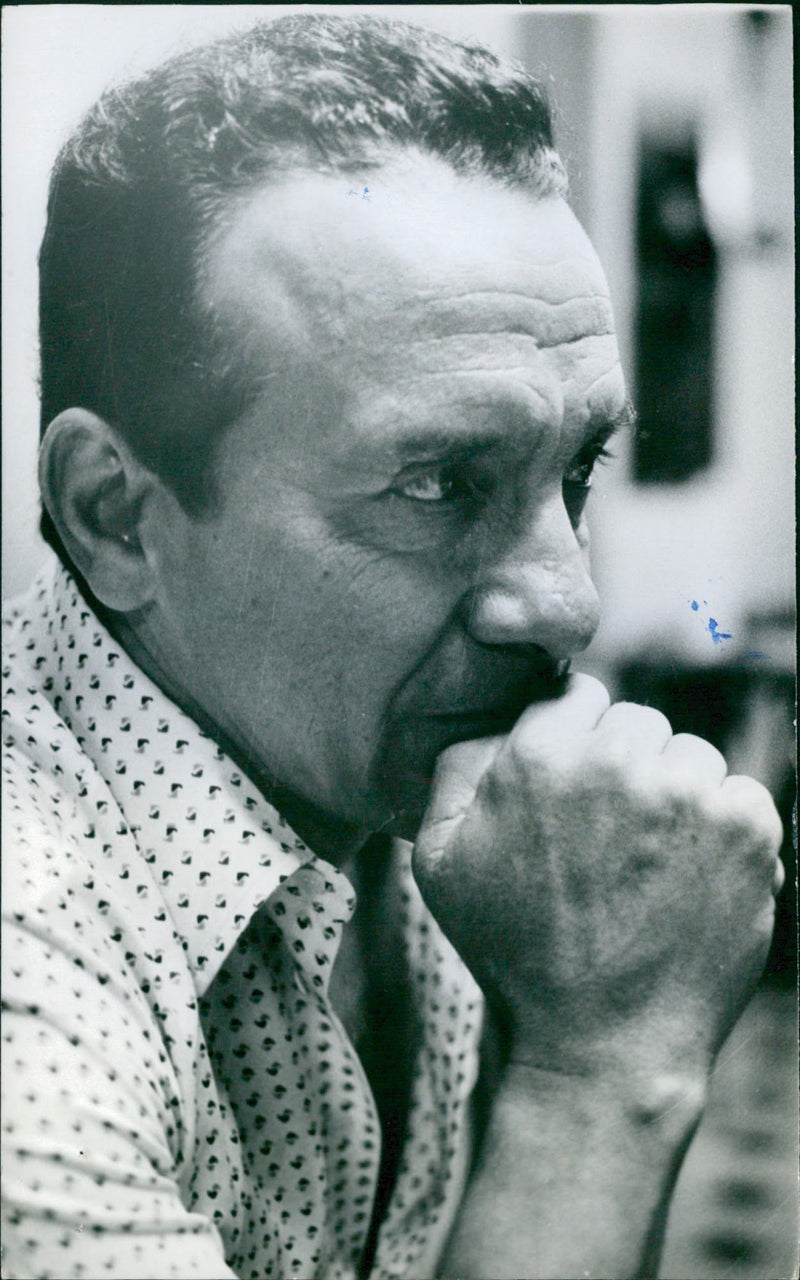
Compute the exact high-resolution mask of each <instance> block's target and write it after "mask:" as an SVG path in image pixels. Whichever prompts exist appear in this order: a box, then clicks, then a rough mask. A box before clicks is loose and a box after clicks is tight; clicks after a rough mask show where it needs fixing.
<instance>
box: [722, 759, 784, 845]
mask: <svg viewBox="0 0 800 1280" xmlns="http://www.w3.org/2000/svg"><path fill="white" fill-rule="evenodd" d="M721 792H722V801H723V803H724V805H725V809H726V811H727V812H728V813H729V814H730V815H731V816H732V817H734V818H738V820H739V821H741V822H744V823H747V824H750V825H751V826H753V827H754V828H755V829H757V830H758V832H759V834H760V835H762V836H763V838H764V840H765V841H767V842H768V843H769V845H770V846H771V847H772V848H773V849H774V851H775V853H776V854H777V852H778V850H779V849H780V847H781V845H782V844H783V823H782V822H781V820H780V817H779V816H778V810H777V809H776V808H775V801H774V800H773V799H772V796H771V795H770V793H769V792H768V791H767V788H766V787H764V786H762V785H761V783H760V782H756V780H755V778H749V777H747V776H746V775H745V774H738V773H732V774H731V775H730V776H729V777H727V778H726V779H725V781H724V782H723V784H722V788H721Z"/></svg>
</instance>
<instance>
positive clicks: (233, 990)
mask: <svg viewBox="0 0 800 1280" xmlns="http://www.w3.org/2000/svg"><path fill="white" fill-rule="evenodd" d="M4 684H5V686H6V687H5V701H4V711H3V715H4V743H5V751H4V758H5V769H6V780H5V803H4V818H5V826H6V837H5V844H4V853H5V856H4V894H3V904H4V917H5V921H6V924H5V941H4V947H3V965H4V983H3V987H4V997H5V1008H6V1013H5V1016H4V1022H3V1040H4V1044H3V1054H4V1070H3V1081H4V1087H5V1090H6V1100H5V1104H4V1110H3V1128H4V1152H5V1161H4V1165H5V1167H4V1183H5V1191H4V1212H5V1225H4V1251H5V1264H4V1271H3V1274H4V1276H6V1277H7V1280H15V1278H21V1277H37V1278H39V1280H45V1278H46V1277H58V1278H59V1280H67V1278H68V1277H86V1278H87V1280H97V1278H98V1277H102V1276H112V1277H114V1276H116V1277H125V1278H126V1280H133V1278H134V1277H151V1278H153V1280H156V1278H157V1280H166V1277H190V1276H191V1277H208V1278H209V1280H218V1278H219V1277H226V1276H240V1277H246V1276H249V1277H262V1278H263V1277H267V1276H280V1277H289V1276H297V1277H316V1276H320V1277H322V1276H324V1277H352V1276H355V1275H356V1274H358V1268H359V1263H360V1259H361V1256H362V1253H363V1250H364V1244H365V1240H366V1238H367V1233H368V1230H369V1226H370V1217H371V1211H372V1204H373V1200H374V1197H375V1192H376V1185H377V1176H378V1170H379V1162H380V1154H381V1133H380V1124H379V1121H378V1118H377V1114H376V1108H375V1103H374V1100H373V1097H372V1094H371V1092H370V1088H369V1085H368V1083H367V1080H366V1076H365V1073H364V1070H363V1067H362V1064H361V1062H360V1061H359V1058H358V1056H357V1054H356V1052H355V1050H354V1048H353V1046H352V1044H351V1043H350V1041H349V1039H348V1037H347V1035H346V1033H345V1031H344V1029H343V1027H342V1025H341V1023H340V1021H339V1020H338V1018H337V1016H336V1014H335V1012H334V1011H333V1009H332V1007H331V1004H330V1001H329V998H328V979H329V975H330V973H331V968H332V965H333V962H334V959H335V957H336V954H337V949H338V946H339V942H340V938H341V934H342V929H343V927H344V926H345V925H346V923H347V921H348V920H349V918H350V916H351V915H352V912H353V909H354V905H355V903H354V893H353V889H352V886H351V885H350V882H349V881H348V880H347V879H346V877H345V876H344V875H343V874H342V873H341V872H340V871H338V870H337V869H336V868H334V867H333V866H330V865H328V864H327V863H326V862H323V861H322V860H321V859H320V858H318V857H316V856H315V855H314V854H313V853H311V851H310V850H309V849H308V848H306V847H305V845H304V844H303V843H302V841H300V840H299V839H298V838H297V836H296V835H295V834H294V833H293V832H292V831H291V830H290V829H289V827H288V826H287V825H286V823H285V822H284V821H283V820H282V818H281V817H280V815H279V814H278V813H276V811H275V810H274V809H273V808H272V807H271V806H270V805H269V804H268V803H267V802H266V801H265V800H264V798H263V796H261V795H260V794H259V792H258V791H257V790H256V788H255V787H254V786H253V785H252V784H251V783H250V782H249V780H248V779H247V777H246V776H244V775H243V774H242V773H241V772H240V771H239V770H238V769H237V768H236V766H235V765H234V764H233V762H232V761H231V760H230V759H229V758H228V757H227V756H225V755H224V754H223V752H222V751H221V750H220V749H219V748H218V747H217V745H216V744H215V743H214V741H213V740H212V739H211V738H210V737H208V736H207V735H205V734H204V733H203V732H201V731H200V730H199V729H198V727H197V726H196V725H195V723H194V722H193V721H192V720H191V719H190V718H189V717H188V716H187V715H185V714H184V713H183V712H182V711H181V710H180V709H179V708H178V707H176V706H175V705H174V704H173V703H172V702H170V701H169V700H168V699H167V698H166V697H165V695H164V694H163V693H162V692H161V691H160V690H159V689H158V688H157V686H155V685H154V684H153V683H152V682H151V681H150V680H149V679H148V678H147V677H146V676H145V675H144V674H143V672H142V671H141V670H139V669H138V668H137V667H136V666H135V665H134V663H133V662H132V661H131V659H130V658H129V657H128V656H127V654H126V653H125V651H124V649H122V648H121V646H120V645H118V644H116V643H115V641H114V640H113V639H112V637H111V636H110V635H109V633H108V632H107V631H106V630H104V628H103V626H102V625H101V624H100V623H99V622H98V620H97V618H96V617H95V615H94V614H93V613H92V611H91V610H90V608H89V607H88V605H87V604H86V603H85V601H84V600H83V598H82V597H81V595H80V594H79V593H78V590H77V588H76V587H75V584H74V582H73V581H72V579H71V578H70V577H69V575H68V574H67V573H66V572H65V571H64V570H63V569H62V568H60V567H59V566H55V565H53V566H51V567H49V568H48V569H46V570H45V571H44V572H43V574H42V575H40V577H39V579H37V582H36V583H35V584H34V587H33V588H32V590H31V592H30V594H29V596H28V597H27V598H26V599H25V600H24V601H22V602H21V603H19V604H18V605H16V606H12V607H11V609H10V610H9V616H8V621H7V627H6V662H5V666H4ZM392 867H393V872H392V877H393V878H392V880H391V892H392V893H394V895H395V904H396V905H395V911H394V913H393V920H396V922H397V930H398V945H399V946H400V947H401V949H402V951H403V953H404V956H405V963H406V966H407V973H408V975H409V981H410V984H411V988H412V990H413V993H414V1005H415V1015H416V1023H417V1025H418V1027H419V1029H420V1033H419V1043H418V1045H416V1047H415V1049H414V1055H415V1056H414V1059H413V1061H414V1068H413V1082H412V1085H411V1095H410V1111H409V1118H408V1122H407V1128H406V1132H405V1137H404V1145H403V1149H402V1154H401V1158H400V1164H399V1168H398V1173H397V1177H396V1181H395V1184H394V1188H393V1191H392V1195H391V1199H390V1201H389V1204H388V1207H387V1209H386V1211H385V1213H384V1215H383V1222H382V1226H381V1229H380V1233H379V1235H378V1242H377V1249H376V1252H375V1260H374V1266H373V1271H372V1274H373V1275H375V1276H408V1275H411V1276H416V1277H422V1276H425V1275H430V1274H433V1271H434V1269H435V1266H436V1259H437V1257H438V1255H439V1253H440V1251H441V1249H442V1247H443V1244H444V1241H445V1239H446V1235H447V1232H448V1230H449V1228H450V1226H451V1225H452V1222H453V1219H454V1216H455V1212H456V1210H457V1207H458V1204H459V1201H460V1198H461V1196H462V1194H463V1189H464V1185H465V1180H466V1164H467V1160H468V1151H469V1147H470V1105H469V1103H470V1095H471V1092H472V1088H473V1085H474V1083H475V1078H476V1074H477V1062H478V1043H479V1034H480V1024H481V1016H482V1006H481V997H480V993H479V991H478V988H477V987H476V985H475V983H474V982H473V980H472V979H471V977H470V975H469V973H468V972H467V971H466V969H465V968H464V966H463V964H462V963H461V961H460V960H459V959H458V957H457V956H456V954H455V952H454V951H453V949H452V948H451V947H450V946H449V944H448V943H447V941H446V940H445V939H444V938H443V936H442V935H441V933H440V931H439V930H438V928H437V926H436V924H435V922H434V920H433V918H432V917H431V916H430V914H429V913H428V912H427V910H426V909H425V907H424V904H423V903H422V900H421V898H420V896H419V893H418V891H417V889H416V887H415V885H414V881H413V879H412V877H411V872H410V867H409V851H408V846H406V845H402V844H401V843H400V842H398V843H397V845H396V847H395V852H394V855H393V860H392Z"/></svg>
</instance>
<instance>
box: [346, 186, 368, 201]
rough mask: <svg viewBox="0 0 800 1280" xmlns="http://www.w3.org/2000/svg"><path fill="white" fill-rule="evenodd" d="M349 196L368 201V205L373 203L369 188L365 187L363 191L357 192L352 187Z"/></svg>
mask: <svg viewBox="0 0 800 1280" xmlns="http://www.w3.org/2000/svg"><path fill="white" fill-rule="evenodd" d="M347 194H348V195H349V196H360V197H361V199H362V200H366V201H367V203H368V204H371V203H372V197H371V196H370V194H369V187H364V189H363V191H355V190H354V189H353V188H352V187H351V188H350V190H349V191H348V193H347Z"/></svg>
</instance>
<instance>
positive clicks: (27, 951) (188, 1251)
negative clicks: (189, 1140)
mask: <svg viewBox="0 0 800 1280" xmlns="http://www.w3.org/2000/svg"><path fill="white" fill-rule="evenodd" d="M3 962H4V970H5V979H4V1005H5V1014H4V1019H3V1072H2V1082H3V1129H4V1135H3V1136H4V1142H3V1146H4V1169H3V1219H4V1221H3V1241H4V1249H3V1256H4V1263H3V1276H4V1277H5V1278H6V1280H24V1278H29V1280H48V1278H49V1277H52V1280H73V1277H74V1278H75V1280H77V1278H78V1277H81V1278H82V1280H99V1278H100V1277H104V1276H108V1277H112V1278H114V1277H118V1278H119V1280H169V1278H173V1277H174V1278H175V1280H184V1278H185V1280H189V1278H190V1277H191V1278H192V1280H201V1278H202V1277H205V1278H207V1280H223V1278H225V1277H234V1276H235V1272H233V1271H231V1269H230V1268H229V1267H228V1266H227V1265H226V1262H225V1257H224V1251H223V1246H222V1241H221V1239H220V1237H219V1234H218V1232H217V1230H216V1228H215V1226H214V1224H213V1223H212V1222H211V1221H210V1220H209V1219H208V1218H207V1217H206V1216H204V1215H202V1214H198V1213H192V1212H190V1211H189V1210H187V1208H186V1207H185V1205H184V1204H183V1202H182V1197H181V1186H180V1183H181V1166H180V1160H179V1159H178V1160H176V1152H177V1151H178V1150H179V1148H180V1144H179V1143H178V1142H177V1141H176V1135H175V1133H174V1123H175V1113H174V1110H170V1108H169V1106H168V1105H166V1104H165V1099H164V1088H163V1075H164V1071H163V1068H162V1069H161V1078H159V1069H158V1066H159V1064H158V1053H157V1050H156V1049H155V1046H154V1045H153V1044H152V1042H151V1039H148V1032H147V1028H146V1027H143V1026H142V1025H141V1024H139V1025H133V1024H132V1021H131V1019H130V1017H128V1016H126V1012H125V1005H124V1001H121V1000H119V999H115V997H114V993H113V992H112V993H109V992H108V991H107V990H106V989H105V987H103V986H101V985H100V979H99V978H98V975H97V974H93V973H90V972H86V971H85V970H81V969H79V968H76V967H75V965H74V962H73V961H72V959H71V958H70V957H67V956H65V955H63V954H59V951H58V948H57V947H54V946H53V942H52V938H51V937H48V936H47V935H44V936H40V935H38V934H37V932H36V931H35V930H33V929H30V928H25V927H21V926H19V925H17V924H15V923H13V922H12V923H10V924H9V925H8V926H7V927H6V929H5V931H4V953H3ZM154 1068H155V1069H154Z"/></svg>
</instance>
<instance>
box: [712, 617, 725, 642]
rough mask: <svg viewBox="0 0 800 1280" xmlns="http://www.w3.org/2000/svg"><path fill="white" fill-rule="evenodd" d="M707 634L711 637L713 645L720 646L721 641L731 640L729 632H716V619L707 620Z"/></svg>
mask: <svg viewBox="0 0 800 1280" xmlns="http://www.w3.org/2000/svg"><path fill="white" fill-rule="evenodd" d="M708 634H709V635H710V636H711V639H712V640H713V641H714V644H722V641H723V640H730V638H731V632H730V631H718V630H717V620H716V618H709V620H708Z"/></svg>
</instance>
